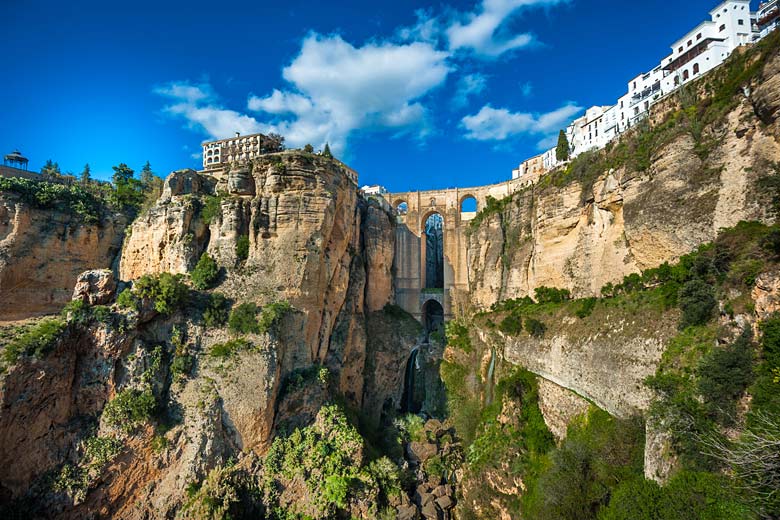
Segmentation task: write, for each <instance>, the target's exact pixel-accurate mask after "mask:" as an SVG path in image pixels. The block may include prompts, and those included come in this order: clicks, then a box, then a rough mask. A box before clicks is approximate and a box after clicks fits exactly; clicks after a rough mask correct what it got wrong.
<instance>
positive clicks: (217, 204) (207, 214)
mask: <svg viewBox="0 0 780 520" xmlns="http://www.w3.org/2000/svg"><path fill="white" fill-rule="evenodd" d="M220 216H222V197H219V196H213V195H207V196H206V197H204V198H203V206H202V207H201V210H200V217H201V218H202V219H203V223H204V224H206V225H207V226H208V225H211V224H212V223H213V222H215V221H216V220H217V218H218V217H220Z"/></svg>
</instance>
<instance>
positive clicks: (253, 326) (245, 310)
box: [228, 303, 260, 334]
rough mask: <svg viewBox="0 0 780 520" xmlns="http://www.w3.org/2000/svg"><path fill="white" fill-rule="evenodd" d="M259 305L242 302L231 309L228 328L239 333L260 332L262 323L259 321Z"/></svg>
mask: <svg viewBox="0 0 780 520" xmlns="http://www.w3.org/2000/svg"><path fill="white" fill-rule="evenodd" d="M257 311H258V309H257V305H255V304H254V303H242V304H241V305H238V306H236V307H233V310H232V311H230V318H229V319H228V328H229V329H230V331H231V332H234V333H237V334H259V333H260V324H259V323H258V322H257Z"/></svg>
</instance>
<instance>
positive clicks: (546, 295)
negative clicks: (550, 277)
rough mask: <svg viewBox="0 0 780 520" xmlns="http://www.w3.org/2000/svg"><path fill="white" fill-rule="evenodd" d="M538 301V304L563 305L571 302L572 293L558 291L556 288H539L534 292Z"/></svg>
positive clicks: (566, 290)
mask: <svg viewBox="0 0 780 520" xmlns="http://www.w3.org/2000/svg"><path fill="white" fill-rule="evenodd" d="M534 295H535V296H536V301H537V302H538V303H542V304H544V303H563V302H565V301H568V300H571V293H570V292H569V290H568V289H557V288H555V287H537V288H536V289H535V290H534Z"/></svg>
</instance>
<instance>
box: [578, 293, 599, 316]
mask: <svg viewBox="0 0 780 520" xmlns="http://www.w3.org/2000/svg"><path fill="white" fill-rule="evenodd" d="M598 301H599V300H598V298H584V299H583V300H581V304H580V308H579V309H577V312H575V314H576V315H577V317H578V318H579V319H581V320H583V319H585V318H587V317H588V316H590V315H591V313H593V309H594V308H595V307H596V303H597V302H598Z"/></svg>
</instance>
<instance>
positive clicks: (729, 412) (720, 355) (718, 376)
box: [698, 328, 754, 423]
mask: <svg viewBox="0 0 780 520" xmlns="http://www.w3.org/2000/svg"><path fill="white" fill-rule="evenodd" d="M751 340H752V333H751V331H750V329H747V328H746V329H745V330H744V332H743V333H742V334H741V335H740V337H739V338H737V340H736V341H735V342H734V343H732V344H731V345H727V346H726V347H723V348H714V349H712V350H711V351H710V352H709V353H708V354H707V355H706V356H705V357H703V358H702V359H701V362H700V365H699V369H698V375H699V378H698V384H699V392H700V393H701V396H702V397H703V398H704V401H705V403H707V406H708V407H709V408H710V410H711V413H712V414H713V415H714V416H716V417H717V418H718V419H719V421H720V422H721V423H731V422H732V420H733V418H734V415H735V414H736V404H737V401H738V400H739V399H740V398H741V397H742V395H743V394H744V393H745V390H746V389H747V387H748V386H749V385H750V383H752V382H753V351H754V348H753V342H752V341H751Z"/></svg>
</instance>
